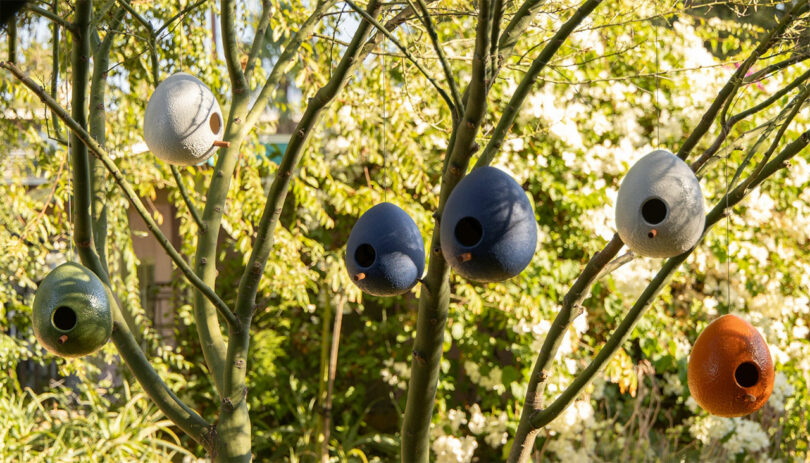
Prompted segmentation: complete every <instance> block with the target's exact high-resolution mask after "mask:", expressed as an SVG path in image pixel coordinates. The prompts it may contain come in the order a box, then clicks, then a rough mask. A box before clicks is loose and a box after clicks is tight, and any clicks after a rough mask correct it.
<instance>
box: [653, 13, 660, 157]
mask: <svg viewBox="0 0 810 463" xmlns="http://www.w3.org/2000/svg"><path fill="white" fill-rule="evenodd" d="M653 5H655V7H654V8H655V18H656V19H657V18H658V0H653ZM653 32H654V33H655V116H656V122H655V147H656V148H658V147H659V146H661V107H660V106H659V105H658V91H659V88H658V87H659V78H658V72H659V67H658V26H656V25H653Z"/></svg>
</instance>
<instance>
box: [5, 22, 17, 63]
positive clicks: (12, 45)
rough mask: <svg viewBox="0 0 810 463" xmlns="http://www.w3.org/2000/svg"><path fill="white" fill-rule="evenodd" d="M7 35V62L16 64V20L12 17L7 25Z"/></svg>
mask: <svg viewBox="0 0 810 463" xmlns="http://www.w3.org/2000/svg"><path fill="white" fill-rule="evenodd" d="M7 27H8V30H7V35H8V61H9V62H10V63H16V62H17V20H16V18H14V17H13V16H12V18H11V19H9V21H8V23H7Z"/></svg>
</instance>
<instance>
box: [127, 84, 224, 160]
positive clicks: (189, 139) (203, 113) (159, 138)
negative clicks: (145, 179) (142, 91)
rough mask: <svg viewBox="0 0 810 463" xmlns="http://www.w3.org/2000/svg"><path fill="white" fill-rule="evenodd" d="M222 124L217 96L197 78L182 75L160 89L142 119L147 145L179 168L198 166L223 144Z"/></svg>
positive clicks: (160, 86) (157, 89) (151, 99)
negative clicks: (218, 145) (220, 143)
mask: <svg viewBox="0 0 810 463" xmlns="http://www.w3.org/2000/svg"><path fill="white" fill-rule="evenodd" d="M222 133H223V120H222V111H221V110H220V108H219V103H217V100H216V98H214V94H213V93H211V90H209V89H208V87H206V86H205V84H203V83H202V82H201V81H200V80H199V79H197V78H196V77H194V76H192V75H190V74H186V73H185V72H179V73H177V74H174V75H172V76H171V77H169V78H167V79H166V80H164V81H163V82H161V83H160V85H158V86H157V88H156V89H155V92H154V93H153V94H152V97H151V98H149V103H147V105H146V112H145V113H144V117H143V135H144V140H145V141H146V145H147V146H148V147H149V150H151V151H152V153H154V155H155V156H157V157H158V158H160V159H162V160H163V161H166V162H168V163H169V164H175V165H180V166H191V165H195V164H199V163H201V162H203V161H205V160H206V159H208V158H209V157H211V155H212V154H214V152H215V151H216V149H217V146H216V143H217V142H219V141H220V140H222Z"/></svg>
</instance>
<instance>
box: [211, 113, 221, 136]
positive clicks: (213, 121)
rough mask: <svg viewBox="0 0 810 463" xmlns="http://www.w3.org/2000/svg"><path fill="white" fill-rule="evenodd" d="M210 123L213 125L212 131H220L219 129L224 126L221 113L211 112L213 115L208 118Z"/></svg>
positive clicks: (215, 132)
mask: <svg viewBox="0 0 810 463" xmlns="http://www.w3.org/2000/svg"><path fill="white" fill-rule="evenodd" d="M208 125H210V126H211V132H213V133H214V134H218V133H219V129H221V128H222V119H220V117H219V113H214V114H211V117H210V118H209V119H208Z"/></svg>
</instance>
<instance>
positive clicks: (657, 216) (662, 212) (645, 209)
mask: <svg viewBox="0 0 810 463" xmlns="http://www.w3.org/2000/svg"><path fill="white" fill-rule="evenodd" d="M641 217H643V218H644V220H645V221H646V222H647V223H648V224H650V225H658V224H659V223H661V222H663V221H664V219H666V218H667V204H666V203H665V202H664V201H662V200H660V199H658V198H650V199H648V200H647V201H644V204H642V205H641Z"/></svg>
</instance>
